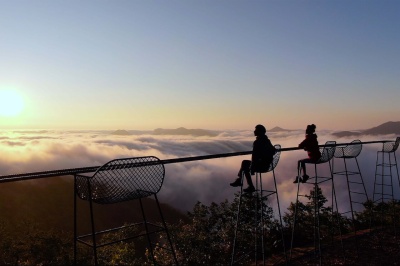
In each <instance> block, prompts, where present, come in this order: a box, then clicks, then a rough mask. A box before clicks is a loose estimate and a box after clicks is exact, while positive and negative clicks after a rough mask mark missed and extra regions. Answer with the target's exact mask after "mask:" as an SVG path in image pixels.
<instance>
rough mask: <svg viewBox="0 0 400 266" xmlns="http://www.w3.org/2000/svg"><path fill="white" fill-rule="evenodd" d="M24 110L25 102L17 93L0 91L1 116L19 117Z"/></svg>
mask: <svg viewBox="0 0 400 266" xmlns="http://www.w3.org/2000/svg"><path fill="white" fill-rule="evenodd" d="M23 109H24V101H23V99H22V97H21V95H19V94H18V93H17V92H16V91H12V90H0V116H7V117H12V116H17V115H19V114H20V113H21V112H22V110H23Z"/></svg>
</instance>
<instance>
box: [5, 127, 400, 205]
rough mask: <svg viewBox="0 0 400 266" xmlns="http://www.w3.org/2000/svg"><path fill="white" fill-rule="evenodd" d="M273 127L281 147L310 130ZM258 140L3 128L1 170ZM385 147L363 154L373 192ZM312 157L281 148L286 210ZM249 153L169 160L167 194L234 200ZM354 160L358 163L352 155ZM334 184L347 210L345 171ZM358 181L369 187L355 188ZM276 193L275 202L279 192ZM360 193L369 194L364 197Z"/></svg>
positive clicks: (239, 135)
mask: <svg viewBox="0 0 400 266" xmlns="http://www.w3.org/2000/svg"><path fill="white" fill-rule="evenodd" d="M268 135H269V137H270V139H271V141H272V143H273V144H280V145H281V146H282V148H288V147H296V146H297V145H298V143H300V142H301V141H302V139H303V138H304V133H303V132H302V131H291V132H282V133H269V134H268ZM395 137H396V136H394V135H385V136H361V137H360V140H361V141H373V140H394V139H395ZM318 139H319V143H320V144H324V143H325V142H326V141H328V140H336V141H337V142H338V143H348V142H350V141H352V140H353V139H346V138H337V137H334V136H332V135H331V134H330V132H328V131H321V132H319V136H318ZM253 141H254V136H253V133H252V131H227V132H220V133H219V135H217V136H214V137H205V136H204V137H193V136H166V135H164V136H163V135H157V136H155V135H146V134H136V135H134V134H133V135H128V136H118V135H112V134H111V133H110V132H107V131H73V132H60V131H14V132H7V131H0V150H1V156H0V175H8V174H17V173H26V172H36V171H45V170H56V169H67V168H76V167H87V166H97V165H102V164H104V163H106V162H107V161H109V160H111V159H115V158H123V157H135V156H147V155H152V156H157V157H159V158H160V159H171V158H180V157H189V156H202V155H210V154H223V153H230V152H242V151H250V150H251V149H252V143H253ZM379 149H381V144H368V145H364V146H363V150H362V152H361V154H360V155H359V157H358V162H359V164H360V167H361V171H362V174H363V177H364V182H365V184H366V188H367V192H368V196H369V197H372V192H373V184H374V177H375V162H376V151H377V150H379ZM305 157H306V152H305V151H302V150H297V151H284V152H282V154H281V159H280V161H279V164H278V166H277V168H276V171H275V173H276V178H277V184H278V191H279V196H280V203H281V209H282V212H285V211H286V209H287V207H288V205H289V203H290V202H294V201H295V200H296V189H297V186H296V185H295V184H293V180H294V178H295V176H296V172H297V171H296V162H297V160H299V159H302V158H305ZM249 158H250V155H245V156H236V157H228V158H220V159H210V160H203V161H194V162H186V163H175V164H168V165H166V178H165V182H164V185H163V188H162V189H161V192H160V199H161V200H162V201H164V202H167V203H169V204H171V205H172V206H174V207H176V208H178V209H180V210H183V211H188V210H191V209H192V207H193V205H194V204H195V203H196V202H197V201H201V202H202V203H205V204H209V203H211V202H221V201H223V200H225V199H228V200H232V199H233V196H234V193H235V192H236V191H237V188H232V187H230V186H229V183H230V182H232V181H233V180H234V179H235V178H236V176H237V172H238V167H239V166H240V163H241V161H242V160H244V159H249ZM336 166H337V167H340V168H343V167H344V165H343V162H342V161H335V168H336ZM348 166H349V167H350V168H352V167H356V165H355V164H354V162H350V161H349V165H348ZM327 167H328V165H327V164H326V165H320V166H318V173H320V174H321V175H325V176H327V175H328V171H327V169H328V168H327ZM340 168H336V169H340ZM308 171H309V173H310V175H312V174H313V169H312V167H311V168H310V169H309V170H308ZM36 182H40V180H38V181H36ZM393 182H394V188H395V194H396V195H398V194H399V181H398V180H397V177H396V175H395V178H394V180H393ZM272 184H273V182H272V173H268V174H264V175H263V186H264V188H268V186H270V185H272ZM322 187H323V190H324V192H325V195H326V196H327V197H328V199H330V195H331V186H330V185H329V184H328V183H326V184H323V185H322ZM335 188H336V194H337V199H338V202H339V206H340V210H341V211H347V209H349V204H348V202H349V200H348V190H347V183H346V180H345V177H344V176H337V177H335ZM301 189H302V190H303V192H304V193H308V192H309V190H310V189H311V186H309V185H301ZM358 189H362V188H361V187H360V188H354V190H358ZM304 193H303V194H304ZM271 200H272V204H275V202H274V199H271ZM360 200H361V201H364V199H363V198H360Z"/></svg>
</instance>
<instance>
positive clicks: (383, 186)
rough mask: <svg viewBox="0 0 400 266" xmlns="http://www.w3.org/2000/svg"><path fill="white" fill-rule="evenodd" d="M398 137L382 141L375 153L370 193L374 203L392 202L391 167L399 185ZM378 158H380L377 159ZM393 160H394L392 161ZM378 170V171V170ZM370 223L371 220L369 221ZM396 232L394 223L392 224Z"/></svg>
mask: <svg viewBox="0 0 400 266" xmlns="http://www.w3.org/2000/svg"><path fill="white" fill-rule="evenodd" d="M399 143H400V137H397V138H396V141H388V142H384V143H383V146H382V150H380V151H377V153H376V168H375V181H374V191H373V195H372V201H373V203H374V205H375V204H377V203H378V204H379V203H380V204H381V205H383V203H384V202H389V201H391V202H393V201H394V200H395V198H394V192H393V174H392V168H393V167H395V168H396V172H397V181H398V183H399V186H400V178H399V170H398V167H397V159H396V150H397V148H398V147H399ZM379 158H381V159H380V160H379ZM392 160H394V161H392ZM379 170H380V171H379ZM380 209H381V215H380V218H381V225H383V219H384V216H385V214H384V208H383V206H381V207H380ZM392 209H393V210H392V211H393V214H392V215H393V217H395V212H396V208H392ZM391 220H394V219H391ZM371 223H372V221H371ZM393 226H394V228H395V232H396V224H395V222H394V224H393Z"/></svg>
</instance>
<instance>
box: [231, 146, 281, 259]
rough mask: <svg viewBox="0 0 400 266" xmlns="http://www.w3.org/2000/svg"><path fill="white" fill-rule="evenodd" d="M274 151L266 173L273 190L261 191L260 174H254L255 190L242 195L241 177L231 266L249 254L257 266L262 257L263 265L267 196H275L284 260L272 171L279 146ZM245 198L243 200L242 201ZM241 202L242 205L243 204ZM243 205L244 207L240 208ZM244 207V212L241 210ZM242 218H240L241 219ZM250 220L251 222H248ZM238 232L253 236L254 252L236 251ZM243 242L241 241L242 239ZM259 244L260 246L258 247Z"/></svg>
mask: <svg viewBox="0 0 400 266" xmlns="http://www.w3.org/2000/svg"><path fill="white" fill-rule="evenodd" d="M274 147H275V149H276V151H277V152H276V153H275V155H274V158H273V162H272V163H271V165H270V167H269V169H268V170H267V171H266V172H263V173H267V172H272V176H273V181H274V185H273V188H271V189H270V190H267V189H263V187H262V178H261V174H262V173H261V172H257V173H256V186H255V188H256V190H255V192H253V194H252V195H250V194H243V175H242V177H241V178H242V185H241V187H240V194H239V203H238V211H237V214H236V224H235V233H234V240H233V248H232V257H231V265H234V264H237V263H240V262H243V261H244V260H245V259H246V258H249V256H250V254H251V253H254V259H255V264H256V265H258V259H259V255H260V256H262V261H263V265H265V261H266V258H265V249H266V247H265V243H264V234H265V231H264V230H265V226H264V219H265V217H264V211H265V208H266V207H267V205H266V203H265V201H267V200H268V197H269V196H272V195H275V196H276V202H277V208H278V213H279V222H280V224H279V225H280V231H281V238H282V239H281V241H282V248H283V253H284V256H285V258H284V259H285V260H286V250H285V244H284V236H283V226H282V216H281V210H280V204H279V196H278V189H277V185H276V177H275V171H274V169H275V168H276V166H277V165H278V162H279V158H280V153H281V151H280V149H281V145H279V144H278V145H274ZM244 198H245V200H244ZM252 200H253V203H254V209H253V210H250V208H251V206H250V204H251V201H252ZM243 201H245V202H244V204H243ZM242 205H245V206H242ZM243 207H245V209H244V210H242V208H243ZM252 215H254V218H249V216H252ZM241 216H242V217H241ZM249 219H252V220H253V221H251V220H249ZM249 222H253V225H249V224H248V223H249ZM238 231H245V232H248V233H251V234H254V239H253V241H254V250H251V248H250V249H249V250H245V251H244V249H245V248H244V247H243V248H242V250H241V251H238V250H237V245H238V242H239V238H240V237H239V236H238ZM242 240H243V239H242ZM259 244H260V246H259Z"/></svg>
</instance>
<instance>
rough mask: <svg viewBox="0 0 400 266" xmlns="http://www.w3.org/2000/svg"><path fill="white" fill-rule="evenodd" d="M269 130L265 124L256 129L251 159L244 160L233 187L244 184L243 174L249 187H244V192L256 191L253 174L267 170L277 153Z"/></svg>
mask: <svg viewBox="0 0 400 266" xmlns="http://www.w3.org/2000/svg"><path fill="white" fill-rule="evenodd" d="M266 132H267V130H266V129H265V127H264V126H263V125H257V126H256V128H255V130H254V135H255V136H256V140H255V141H254V143H253V152H252V155H251V161H250V160H243V161H242V165H241V167H240V170H239V173H238V178H237V179H236V180H235V182H233V183H231V184H230V185H231V186H232V187H238V186H241V185H242V177H243V175H244V176H245V177H246V181H247V184H248V185H249V187H248V188H246V189H244V190H243V191H244V192H249V193H251V192H253V191H255V188H254V185H253V181H252V180H251V175H254V173H255V172H267V171H268V169H269V166H270V165H271V163H272V161H273V156H274V154H275V147H274V146H273V145H272V143H271V141H270V140H269V139H268V137H267V135H266Z"/></svg>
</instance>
